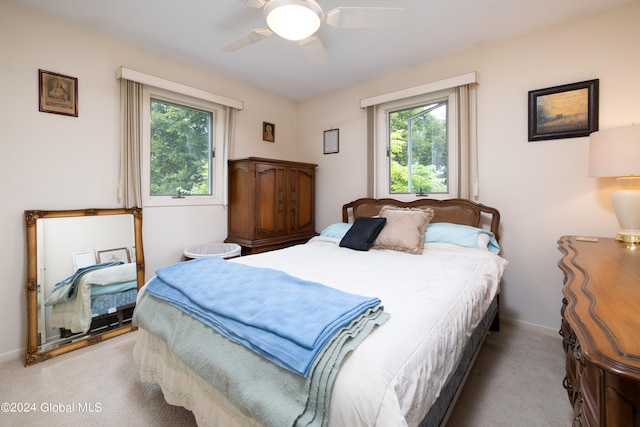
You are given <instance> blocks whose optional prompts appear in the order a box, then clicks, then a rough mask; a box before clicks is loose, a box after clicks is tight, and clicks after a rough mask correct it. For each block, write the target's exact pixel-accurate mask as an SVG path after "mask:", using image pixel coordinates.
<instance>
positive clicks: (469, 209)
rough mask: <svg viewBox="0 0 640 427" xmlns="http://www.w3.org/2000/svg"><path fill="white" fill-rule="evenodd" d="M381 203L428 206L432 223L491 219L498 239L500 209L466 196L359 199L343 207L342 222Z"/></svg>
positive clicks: (372, 212)
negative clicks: (413, 198) (431, 213)
mask: <svg viewBox="0 0 640 427" xmlns="http://www.w3.org/2000/svg"><path fill="white" fill-rule="evenodd" d="M383 206H397V207H402V208H421V207H429V208H431V209H433V212H434V216H433V219H432V220H431V222H451V223H454V224H462V225H470V226H472V227H481V226H482V225H483V224H484V221H486V220H487V219H488V220H490V223H489V229H490V230H491V232H492V233H493V234H494V235H495V236H496V240H498V241H499V240H500V231H499V228H500V212H498V210H497V209H494V208H490V207H488V206H485V205H482V204H480V203H476V202H472V201H471V200H467V199H447V200H435V199H420V200H415V201H413V202H402V201H400V200H395V199H370V198H364V199H358V200H354V201H353V202H351V203H347V204H346V205H344V206H342V222H350V221H349V220H350V219H353V220H355V219H356V218H357V217H359V216H375V215H378V213H380V209H382V207H383Z"/></svg>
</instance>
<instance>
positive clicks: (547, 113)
mask: <svg viewBox="0 0 640 427" xmlns="http://www.w3.org/2000/svg"><path fill="white" fill-rule="evenodd" d="M598 83H599V81H598V80H597V79H596V80H588V81H584V82H579V83H572V84H568V85H563V86H554V87H550V88H546V89H539V90H532V91H530V92H529V141H539V140H545V139H559V138H575V137H580V136H589V135H590V134H591V133H592V132H595V131H597V130H598Z"/></svg>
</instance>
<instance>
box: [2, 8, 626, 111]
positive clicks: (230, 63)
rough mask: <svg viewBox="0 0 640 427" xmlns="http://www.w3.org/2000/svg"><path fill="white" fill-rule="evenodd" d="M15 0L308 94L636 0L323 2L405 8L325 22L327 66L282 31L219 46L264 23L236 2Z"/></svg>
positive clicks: (254, 81)
mask: <svg viewBox="0 0 640 427" xmlns="http://www.w3.org/2000/svg"><path fill="white" fill-rule="evenodd" d="M13 1H14V2H15V3H19V4H23V5H25V6H28V7H31V8H33V9H36V10H39V11H42V12H44V13H46V14H50V15H53V16H56V17H59V18H61V19H64V20H66V21H69V22H73V23H75V24H78V25H80V26H82V27H85V28H88V29H92V30H95V31H98V32H101V33H104V34H108V35H110V36H112V37H114V38H117V39H121V40H124V41H127V42H129V43H132V44H134V45H137V46H140V47H142V48H146V49H149V50H152V51H155V52H159V53H161V54H163V55H166V56H168V57H171V58H174V59H176V60H179V61H182V62H186V63H189V64H193V65H196V66H199V67H201V68H203V69H206V70H210V71H212V72H214V73H217V74H220V75H223V76H227V77H230V78H233V79H235V80H239V81H242V82H246V83H248V84H251V85H253V86H256V87H260V88H263V89H266V90H269V91H271V92H274V93H277V94H280V95H282V96H285V97H287V98H291V99H293V100H303V99H307V98H311V97H314V96H317V95H320V94H322V93H325V92H329V91H332V90H336V89H340V88H343V87H347V86H350V85H352V84H355V83H358V82H362V81H365V80H369V79H372V78H375V77H379V76H382V75H385V74H388V73H390V72H393V71H397V70H402V69H405V68H408V67H411V66H414V65H418V64H422V63H425V62H428V61H431V60H434V59H437V58H439V57H443V56H446V55H450V54H452V53H455V52H459V51H462V50H465V49H469V48H472V47H474V46H479V45H484V44H488V43H493V42H496V41H499V40H504V39H508V38H511V37H514V36H518V35H521V34H525V33H528V32H531V31H535V30H538V29H542V28H544V27H547V26H550V25H554V24H557V23H560V22H564V21H568V20H571V19H574V18H576V17H579V16H583V15H588V14H592V13H595V12H597V11H601V10H604V9H608V8H610V7H613V6H616V5H619V4H622V3H627V2H628V1H630V0H440V1H437V2H436V1H432V0H431V1H429V0H318V3H319V4H320V6H321V7H322V8H323V10H324V11H325V12H327V11H329V10H331V9H333V8H335V7H338V6H372V7H401V8H404V10H405V12H404V13H403V15H402V17H401V18H400V19H398V20H397V21H396V22H393V23H391V25H390V26H389V27H386V28H377V29H340V28H333V27H329V26H326V25H325V26H322V27H321V28H320V30H319V31H318V33H317V35H318V36H319V37H320V39H321V40H322V43H323V45H324V47H325V49H326V53H327V55H328V63H327V64H326V65H322V66H319V65H316V64H314V63H313V62H311V61H310V60H309V59H308V57H307V56H306V55H305V54H304V53H303V51H302V49H301V48H300V47H299V46H298V45H297V44H296V43H295V42H291V41H287V40H284V39H281V38H279V37H278V36H276V35H274V36H272V37H269V38H267V39H265V40H262V41H260V42H258V43H256V44H253V45H251V46H249V47H247V48H244V49H242V50H240V51H237V52H234V53H228V52H223V51H222V50H221V48H222V47H223V46H225V45H226V44H228V43H230V42H231V41H233V40H235V39H236V38H238V37H240V36H241V35H243V34H245V33H246V32H248V31H249V30H252V29H254V28H260V27H265V26H266V24H265V21H264V18H263V15H262V10H260V9H255V8H251V7H248V6H245V5H244V4H243V3H242V2H241V1H237V0H181V1H176V0H134V1H131V0H99V1H98V0H55V1H52V0H13ZM561 42H562V41H559V43H561ZM124 65H126V64H124ZM145 71H149V70H145Z"/></svg>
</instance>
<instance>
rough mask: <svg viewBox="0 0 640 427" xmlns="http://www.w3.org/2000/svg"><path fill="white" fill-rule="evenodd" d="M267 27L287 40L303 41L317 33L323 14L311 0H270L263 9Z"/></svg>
mask: <svg viewBox="0 0 640 427" xmlns="http://www.w3.org/2000/svg"><path fill="white" fill-rule="evenodd" d="M264 14H265V16H266V18H267V25H268V26H269V28H270V29H271V31H273V32H274V33H276V34H277V35H279V36H280V37H282V38H285V39H287V40H296V41H297V40H303V39H306V38H307V37H309V36H311V35H312V34H313V33H315V32H316V31H318V28H320V24H321V22H322V17H323V16H324V15H323V12H322V9H321V8H320V6H319V5H318V4H317V3H316V2H315V1H313V0H271V1H270V2H269V3H268V4H267V6H266V7H265V9H264Z"/></svg>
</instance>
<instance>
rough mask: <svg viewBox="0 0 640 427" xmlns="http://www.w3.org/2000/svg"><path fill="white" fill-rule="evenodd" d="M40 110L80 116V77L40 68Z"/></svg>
mask: <svg viewBox="0 0 640 427" xmlns="http://www.w3.org/2000/svg"><path fill="white" fill-rule="evenodd" d="M38 88H39V94H40V96H39V103H40V107H39V110H40V111H42V112H45V113H53V114H62V115H65V116H74V117H78V79H77V78H75V77H70V76H65V75H63V74H58V73H53V72H51V71H45V70H38Z"/></svg>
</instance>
